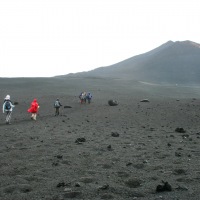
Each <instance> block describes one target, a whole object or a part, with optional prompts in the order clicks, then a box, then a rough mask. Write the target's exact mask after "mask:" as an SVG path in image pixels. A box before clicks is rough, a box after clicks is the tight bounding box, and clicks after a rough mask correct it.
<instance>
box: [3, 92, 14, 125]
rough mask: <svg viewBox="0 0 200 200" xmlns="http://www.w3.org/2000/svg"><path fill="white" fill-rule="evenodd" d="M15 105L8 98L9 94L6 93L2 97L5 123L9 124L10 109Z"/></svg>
mask: <svg viewBox="0 0 200 200" xmlns="http://www.w3.org/2000/svg"><path fill="white" fill-rule="evenodd" d="M14 107H15V106H14V105H13V104H12V102H11V100H10V95H7V96H6V97H5V99H4V103H3V113H6V124H11V123H10V121H11V114H12V110H13V108H14Z"/></svg>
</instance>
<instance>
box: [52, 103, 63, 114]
mask: <svg viewBox="0 0 200 200" xmlns="http://www.w3.org/2000/svg"><path fill="white" fill-rule="evenodd" d="M61 106H62V104H61V103H60V101H59V99H56V101H55V103H54V108H55V116H58V115H59V114H60V107H61Z"/></svg>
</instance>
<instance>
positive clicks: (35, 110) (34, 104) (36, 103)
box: [28, 99, 40, 120]
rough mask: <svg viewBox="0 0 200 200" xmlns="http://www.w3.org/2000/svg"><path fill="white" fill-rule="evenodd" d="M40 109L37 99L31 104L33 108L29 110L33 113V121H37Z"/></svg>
mask: <svg viewBox="0 0 200 200" xmlns="http://www.w3.org/2000/svg"><path fill="white" fill-rule="evenodd" d="M39 107H40V106H39V104H38V102H37V99H34V100H33V102H32V103H31V107H30V108H29V109H28V112H29V113H32V115H31V119H32V120H36V117H37V113H38V109H39Z"/></svg>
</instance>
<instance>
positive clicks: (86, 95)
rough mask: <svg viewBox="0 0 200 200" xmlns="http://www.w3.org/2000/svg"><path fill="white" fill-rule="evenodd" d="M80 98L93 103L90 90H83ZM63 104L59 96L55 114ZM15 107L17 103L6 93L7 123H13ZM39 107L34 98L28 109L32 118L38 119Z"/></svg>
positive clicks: (5, 111)
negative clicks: (12, 116) (12, 115)
mask: <svg viewBox="0 0 200 200" xmlns="http://www.w3.org/2000/svg"><path fill="white" fill-rule="evenodd" d="M79 99H80V103H81V104H82V103H86V101H88V103H91V99H92V94H91V93H90V92H88V93H86V92H81V94H80V95H79ZM61 106H62V104H61V103H60V101H59V99H58V98H57V99H56V101H55V102H54V108H55V116H58V115H59V114H60V107H61ZM14 107H15V105H14V104H13V103H12V101H11V99H10V95H6V97H5V98H4V102H3V113H5V114H6V124H11V114H12V111H13V108H14ZM39 108H40V106H39V104H38V102H37V99H34V100H33V102H32V103H31V105H30V108H29V109H28V110H27V111H28V112H29V113H31V119H32V120H35V121H36V118H37V113H38V110H39Z"/></svg>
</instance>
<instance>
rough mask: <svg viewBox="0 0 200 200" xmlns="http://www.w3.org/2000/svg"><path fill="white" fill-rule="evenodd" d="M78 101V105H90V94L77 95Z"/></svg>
mask: <svg viewBox="0 0 200 200" xmlns="http://www.w3.org/2000/svg"><path fill="white" fill-rule="evenodd" d="M79 99H80V103H81V104H82V103H86V102H87V101H88V103H91V100H92V94H91V93H90V92H88V93H86V92H81V93H80V95H79Z"/></svg>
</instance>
